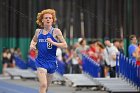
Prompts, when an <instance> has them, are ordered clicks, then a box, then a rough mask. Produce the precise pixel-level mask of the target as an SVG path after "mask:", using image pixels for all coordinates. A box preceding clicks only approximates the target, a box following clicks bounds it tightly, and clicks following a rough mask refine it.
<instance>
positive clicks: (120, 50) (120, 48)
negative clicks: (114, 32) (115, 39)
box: [118, 39, 124, 54]
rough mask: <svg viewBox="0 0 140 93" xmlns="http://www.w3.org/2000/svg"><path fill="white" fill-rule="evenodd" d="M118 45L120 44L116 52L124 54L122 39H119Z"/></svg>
mask: <svg viewBox="0 0 140 93" xmlns="http://www.w3.org/2000/svg"><path fill="white" fill-rule="evenodd" d="M119 43H120V44H119V45H120V46H119V48H118V50H119V52H120V53H122V54H124V42H123V39H120V40H119Z"/></svg>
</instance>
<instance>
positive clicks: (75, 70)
mask: <svg viewBox="0 0 140 93" xmlns="http://www.w3.org/2000/svg"><path fill="white" fill-rule="evenodd" d="M72 73H73V74H79V73H81V71H80V66H79V64H73V65H72Z"/></svg>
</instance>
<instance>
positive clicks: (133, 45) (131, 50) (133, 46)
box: [128, 35, 138, 62]
mask: <svg viewBox="0 0 140 93" xmlns="http://www.w3.org/2000/svg"><path fill="white" fill-rule="evenodd" d="M129 39H130V41H131V44H130V45H129V47H128V52H129V58H130V59H131V60H132V62H136V55H135V51H136V49H137V47H138V46H137V38H136V35H130V37H129Z"/></svg>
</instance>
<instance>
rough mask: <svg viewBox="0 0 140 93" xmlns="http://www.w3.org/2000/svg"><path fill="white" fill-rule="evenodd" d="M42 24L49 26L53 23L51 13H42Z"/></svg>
mask: <svg viewBox="0 0 140 93" xmlns="http://www.w3.org/2000/svg"><path fill="white" fill-rule="evenodd" d="M42 21H43V23H44V26H51V25H52V23H53V18H52V15H51V14H44V15H43V19H42Z"/></svg>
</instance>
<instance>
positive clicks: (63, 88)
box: [2, 79, 107, 93]
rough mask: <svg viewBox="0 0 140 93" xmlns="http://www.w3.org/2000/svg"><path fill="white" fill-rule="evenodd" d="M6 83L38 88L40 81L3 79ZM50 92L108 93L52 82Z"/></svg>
mask: <svg viewBox="0 0 140 93" xmlns="http://www.w3.org/2000/svg"><path fill="white" fill-rule="evenodd" d="M2 81H4V82H6V83H11V84H16V85H20V86H26V87H29V88H34V89H38V82H37V81H35V80H21V79H17V80H10V79H5V80H2ZM49 93H107V92H105V91H93V90H91V89H82V91H75V88H72V87H69V86H62V85H58V84H51V85H50V87H49Z"/></svg>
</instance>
